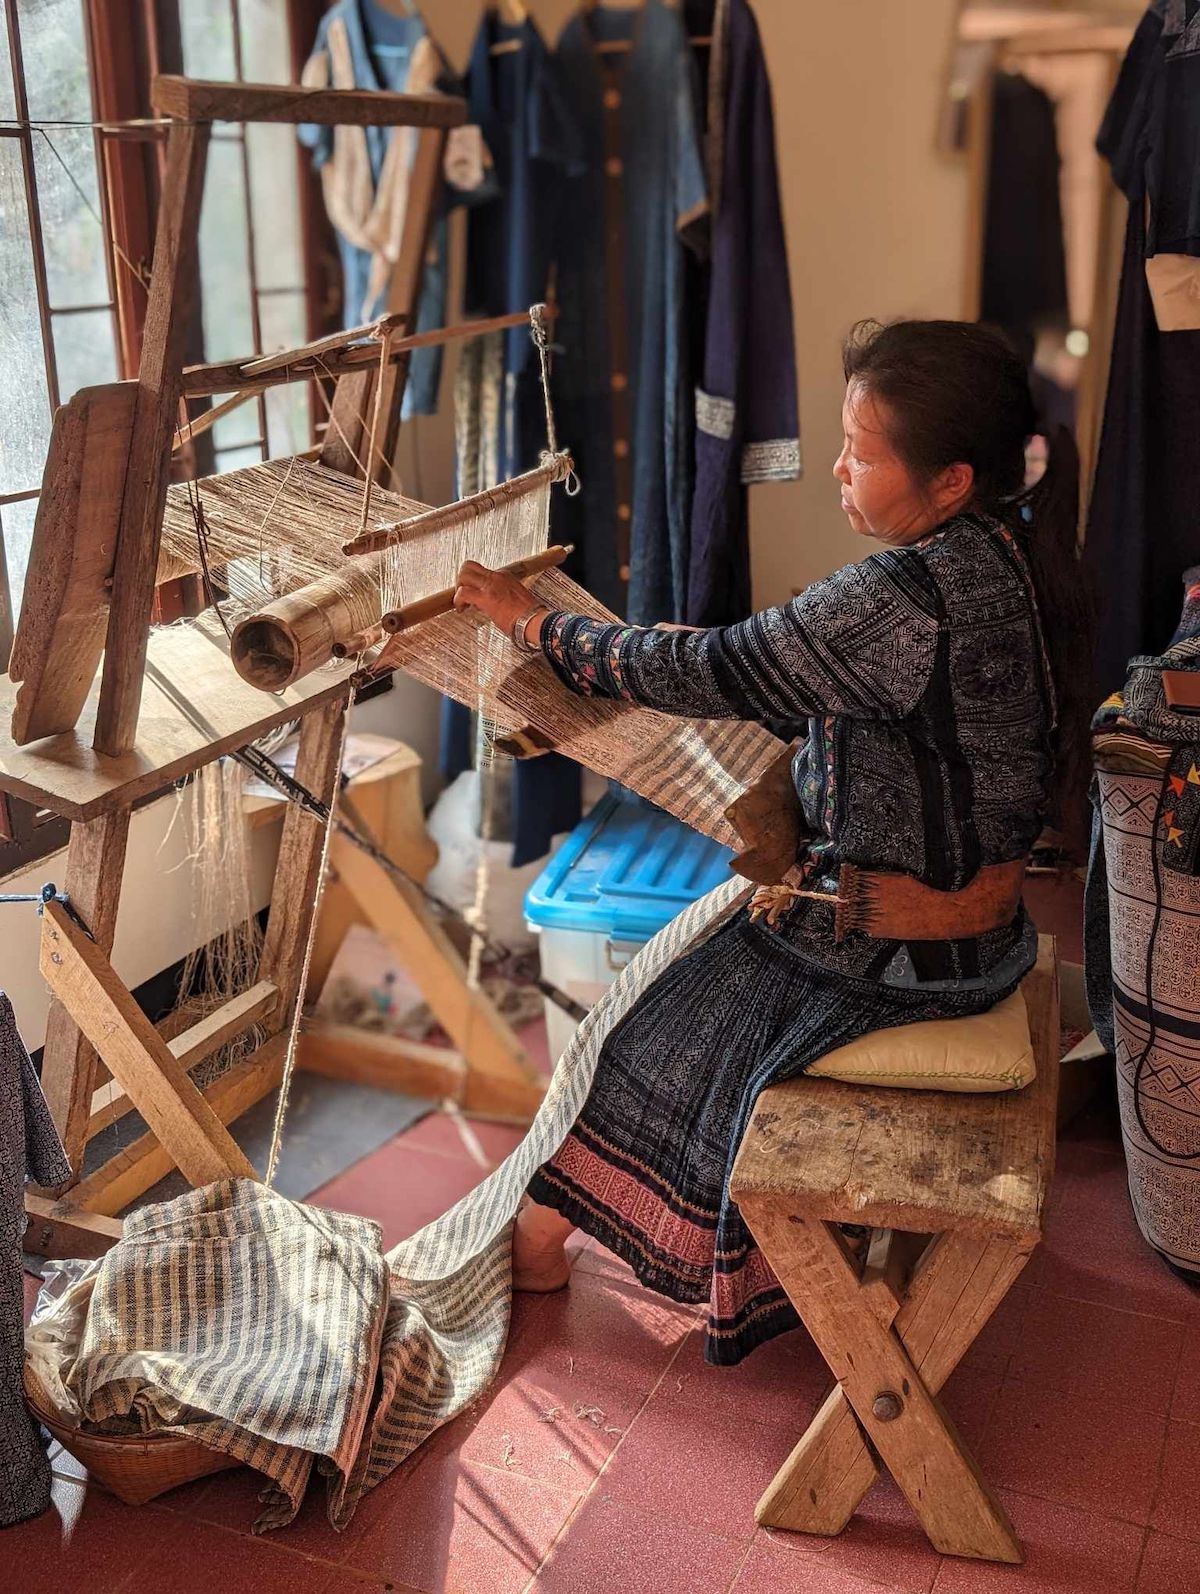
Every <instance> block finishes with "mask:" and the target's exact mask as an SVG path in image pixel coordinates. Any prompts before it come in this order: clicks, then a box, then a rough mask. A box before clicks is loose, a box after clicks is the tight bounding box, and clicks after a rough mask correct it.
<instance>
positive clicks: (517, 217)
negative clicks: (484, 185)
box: [463, 13, 583, 476]
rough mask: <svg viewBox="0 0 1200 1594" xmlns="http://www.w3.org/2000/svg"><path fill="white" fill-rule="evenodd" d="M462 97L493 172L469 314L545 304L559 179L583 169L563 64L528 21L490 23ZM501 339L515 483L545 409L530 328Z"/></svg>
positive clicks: (504, 429) (533, 448) (481, 216)
mask: <svg viewBox="0 0 1200 1594" xmlns="http://www.w3.org/2000/svg"><path fill="white" fill-rule="evenodd" d="M497 49H498V50H499V51H500V53H499V54H493V51H494V50H497ZM465 93H466V97H467V104H468V106H469V107H470V116H471V121H472V123H474V124H475V125H477V126H478V128H479V130H480V134H481V136H482V139H483V143H484V147H485V148H486V149H487V152H488V156H489V159H490V170H489V179H488V194H487V196H486V197H484V196H481V197H480V199H479V200H478V201H477V202H476V203H474V204H473V205H472V207H471V211H470V216H469V220H468V224H467V258H466V271H465V282H464V286H463V302H464V308H465V309H466V311H467V313H468V314H469V315H479V316H498V315H508V314H510V313H512V312H515V311H519V310H526V309H528V307H529V306H530V305H531V304H538V303H541V302H542V301H543V300H545V299H546V297H547V293H548V284H549V278H550V267H551V261H552V259H553V257H554V247H555V240H556V237H557V236H558V231H559V222H560V215H561V203H562V178H563V176H564V174H567V173H570V174H572V175H575V176H578V175H580V173H581V172H582V170H583V162H582V152H581V149H580V143H579V133H578V130H577V127H576V124H575V119H574V117H573V115H572V113H571V109H570V106H569V104H568V101H567V96H566V94H565V92H564V89H563V85H562V82H561V79H560V74H559V69H558V66H557V63H556V61H555V59H554V57H553V56H552V55H551V54H550V52H549V51H548V50H547V49H546V45H545V43H544V41H543V39H542V36H541V34H540V33H539V32H538V29H537V27H536V26H535V25H534V23H533V22H532V21H526V22H523V23H521V24H520V26H512V25H510V24H508V23H505V22H502V21H501V20H500V19H499V17H497V16H496V15H495V14H494V13H488V14H487V15H486V16H485V17H484V20H483V23H482V25H481V27H480V29H479V32H478V34H477V35H476V39H475V44H474V46H473V48H472V51H471V61H470V66H469V68H468V72H467V81H466V85H465ZM502 336H503V343H504V359H503V367H502V376H501V383H502V389H501V394H500V404H499V415H500V429H499V437H498V440H497V447H496V459H497V468H498V470H499V471H500V473H501V475H502V476H515V475H517V474H518V473H519V472H521V471H524V470H531V469H532V468H533V467H534V466H535V465H536V464H537V461H538V455H539V454H540V453H541V451H542V449H544V448H545V446H546V418H545V407H544V405H543V403H542V395H541V384H540V379H539V376H538V361H537V358H536V354H535V351H534V348H533V342H532V340H531V338H530V336H529V332H528V329H527V328H526V327H523V326H522V327H514V328H512V329H511V330H510V331H508V332H506V333H504V334H502ZM565 441H566V442H567V443H568V445H569V443H570V441H571V440H570V439H565Z"/></svg>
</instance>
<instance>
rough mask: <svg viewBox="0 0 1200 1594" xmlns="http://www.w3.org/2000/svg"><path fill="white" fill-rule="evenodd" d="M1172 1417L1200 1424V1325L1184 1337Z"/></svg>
mask: <svg viewBox="0 0 1200 1594" xmlns="http://www.w3.org/2000/svg"><path fill="white" fill-rule="evenodd" d="M1171 1415H1172V1417H1178V1418H1180V1419H1181V1420H1183V1421H1184V1422H1200V1324H1193V1325H1192V1326H1191V1327H1189V1328H1188V1330H1187V1333H1186V1335H1185V1337H1184V1341H1183V1354H1182V1356H1181V1357H1180V1359H1179V1375H1178V1377H1177V1378H1176V1380H1175V1394H1174V1397H1173V1399H1172V1401H1171Z"/></svg>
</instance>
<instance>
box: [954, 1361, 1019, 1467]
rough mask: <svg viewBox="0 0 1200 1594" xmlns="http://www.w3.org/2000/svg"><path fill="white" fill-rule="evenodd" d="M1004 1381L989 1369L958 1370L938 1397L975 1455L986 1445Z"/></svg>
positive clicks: (961, 1368)
mask: <svg viewBox="0 0 1200 1594" xmlns="http://www.w3.org/2000/svg"><path fill="white" fill-rule="evenodd" d="M1003 1387H1004V1381H1003V1379H1002V1378H1001V1376H1000V1374H999V1373H995V1372H993V1371H992V1370H991V1368H989V1367H965V1366H962V1365H960V1366H958V1367H956V1368H955V1369H954V1371H953V1372H952V1373H951V1374H950V1377H949V1379H948V1380H947V1381H946V1383H945V1384H944V1385H943V1387H942V1390H941V1394H940V1396H939V1398H940V1400H941V1402H942V1404H943V1406H945V1408H946V1411H947V1412H948V1413H949V1416H950V1419H951V1421H952V1422H953V1423H954V1426H955V1427H956V1428H957V1429H958V1432H959V1434H960V1436H961V1437H962V1440H963V1443H964V1444H965V1445H966V1446H967V1448H968V1449H969V1450H971V1451H972V1452H975V1451H977V1450H978V1449H979V1447H980V1445H981V1444H982V1443H983V1439H984V1435H985V1434H986V1433H987V1430H988V1425H989V1424H990V1422H991V1420H992V1413H993V1412H994V1411H995V1409H996V1404H997V1402H998V1400H999V1399H1000V1391H1001V1389H1002V1388H1003Z"/></svg>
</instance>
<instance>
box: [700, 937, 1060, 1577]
mask: <svg viewBox="0 0 1200 1594" xmlns="http://www.w3.org/2000/svg"><path fill="white" fill-rule="evenodd" d="M1024 994H1025V1000H1026V1003H1027V1005H1028V1008H1029V1022H1030V1030H1031V1034H1032V1039H1033V1047H1034V1054H1035V1057H1036V1059H1037V1070H1038V1074H1037V1079H1036V1080H1035V1081H1034V1083H1033V1084H1031V1085H1029V1086H1028V1087H1027V1088H1026V1089H1025V1090H1022V1091H1006V1092H1003V1093H998V1094H987V1095H960V1094H950V1093H947V1092H941V1091H924V1090H922V1091H914V1090H896V1089H876V1088H872V1089H863V1088H860V1087H858V1086H853V1085H844V1084H840V1083H838V1082H836V1081H834V1080H818V1079H797V1080H793V1081H791V1082H789V1083H788V1084H784V1085H776V1086H773V1087H772V1088H771V1089H769V1090H765V1091H764V1092H763V1094H762V1095H761V1097H760V1098H759V1100H758V1103H757V1105H756V1107H755V1110H754V1116H753V1117H752V1119H751V1121H750V1125H749V1127H748V1129H747V1131H746V1135H745V1138H744V1139H743V1141H742V1146H741V1150H740V1151H739V1153H738V1158H737V1162H736V1163H735V1165H734V1170H733V1175H732V1178H731V1180H730V1194H731V1195H732V1197H733V1199H734V1200H735V1201H736V1202H737V1204H738V1206H739V1207H740V1208H741V1211H742V1214H743V1216H744V1217H745V1219H746V1222H747V1223H748V1225H749V1226H750V1229H751V1230H752V1232H753V1234H754V1237H755V1239H756V1240H757V1241H758V1243H759V1245H760V1246H761V1248H762V1252H763V1255H764V1256H765V1257H766V1259H767V1261H768V1262H769V1263H770V1265H771V1267H772V1268H773V1269H774V1271H775V1273H776V1274H777V1276H778V1278H779V1281H780V1283H781V1284H782V1286H783V1288H784V1289H785V1290H786V1291H787V1293H788V1296H789V1298H790V1299H791V1302H792V1304H793V1305H794V1306H795V1308H796V1310H797V1312H799V1314H800V1316H801V1318H802V1319H803V1320H804V1323H805V1326H806V1327H807V1328H808V1331H809V1333H810V1334H811V1335H812V1337H813V1339H814V1340H815V1341H816V1343H817V1345H818V1346H819V1348H820V1350H821V1354H822V1355H823V1356H824V1357H825V1360H826V1361H827V1362H828V1363H829V1367H830V1370H831V1371H832V1373H833V1375H834V1377H835V1378H836V1379H837V1386H836V1387H835V1388H834V1389H833V1391H832V1392H831V1393H830V1395H829V1396H828V1397H827V1398H826V1400H825V1402H824V1404H823V1405H822V1406H821V1408H820V1410H819V1411H818V1412H817V1414H816V1416H815V1417H814V1418H813V1420H812V1422H811V1423H810V1424H809V1427H808V1431H807V1432H806V1433H805V1435H804V1437H803V1438H802V1439H801V1440H800V1443H799V1444H798V1445H797V1446H796V1448H795V1450H793V1452H792V1454H791V1455H790V1456H789V1457H788V1459H787V1461H786V1462H785V1463H784V1465H783V1467H782V1468H781V1469H780V1471H779V1473H778V1475H777V1476H776V1477H775V1479H774V1481H773V1482H772V1484H771V1486H770V1488H769V1489H768V1490H767V1492H766V1493H765V1494H764V1495H763V1497H762V1499H761V1500H760V1501H759V1503H758V1509H757V1511H756V1513H755V1514H756V1516H757V1518H758V1520H759V1522H761V1523H763V1524H764V1525H766V1526H768V1527H774V1528H791V1529H794V1530H796V1531H798V1532H802V1533H820V1534H835V1533H840V1532H841V1530H842V1529H843V1528H844V1527H845V1526H846V1524H847V1522H849V1520H850V1518H851V1517H852V1516H853V1514H854V1512H855V1510H856V1509H857V1507H858V1504H859V1502H860V1501H861V1500H862V1497H863V1495H864V1494H865V1493H866V1492H867V1490H868V1489H869V1488H870V1486H871V1484H872V1483H873V1482H874V1481H875V1479H876V1477H877V1475H878V1469H877V1465H876V1459H875V1456H876V1453H878V1455H879V1456H880V1457H881V1458H882V1459H883V1461H884V1462H885V1463H886V1464H887V1466H888V1467H889V1469H890V1470H891V1473H892V1476H893V1477H894V1478H895V1480H896V1482H897V1483H898V1484H899V1486H900V1488H901V1489H903V1491H904V1493H905V1495H906V1496H907V1498H908V1501H909V1503H910V1504H911V1506H912V1508H913V1510H914V1511H915V1512H916V1513H917V1515H918V1517H919V1518H920V1519H921V1523H922V1525H923V1526H924V1528H925V1531H926V1533H927V1534H928V1535H929V1538H930V1540H931V1541H932V1543H933V1545H934V1547H935V1548H936V1549H938V1550H940V1551H942V1553H943V1554H946V1555H967V1556H977V1557H980V1558H982V1559H985V1560H995V1561H1020V1560H1021V1559H1022V1554H1021V1547H1020V1544H1019V1543H1018V1541H1017V1538H1016V1535H1015V1534H1014V1533H1013V1530H1012V1526H1011V1524H1010V1523H1009V1521H1008V1518H1007V1516H1006V1515H1005V1513H1004V1509H1003V1507H1002V1506H1001V1505H1000V1503H999V1501H998V1500H997V1499H996V1498H995V1496H994V1495H993V1494H992V1492H991V1490H990V1489H989V1488H988V1486H987V1484H986V1483H985V1481H984V1479H983V1478H982V1476H981V1475H980V1472H979V1469H978V1467H977V1466H976V1465H975V1462H974V1460H973V1458H972V1457H971V1455H970V1453H969V1452H968V1450H967V1449H966V1447H965V1446H964V1444H963V1442H962V1440H961V1439H960V1438H959V1436H958V1434H957V1433H956V1432H955V1431H954V1426H953V1424H952V1423H951V1421H950V1419H949V1418H948V1417H947V1415H946V1413H945V1411H943V1409H942V1407H941V1405H940V1404H939V1402H938V1398H937V1392H938V1390H939V1389H940V1388H941V1387H942V1385H943V1384H944V1383H945V1382H946V1379H947V1378H949V1376H950V1374H951V1373H952V1372H953V1371H954V1368H955V1367H956V1366H957V1365H958V1363H959V1361H960V1360H961V1359H962V1357H963V1355H964V1354H965V1352H966V1350H967V1348H968V1347H969V1346H970V1344H971V1343H972V1341H973V1340H974V1339H975V1336H976V1335H977V1334H978V1333H979V1331H980V1329H981V1328H982V1327H983V1325H984V1324H985V1323H986V1322H987V1320H988V1318H989V1317H990V1316H991V1314H992V1312H993V1311H994V1310H995V1309H996V1307H997V1306H998V1305H999V1304H1000V1302H1001V1301H1002V1300H1003V1299H1004V1297H1005V1295H1006V1294H1007V1293H1008V1290H1009V1288H1010V1287H1011V1285H1012V1283H1013V1281H1014V1280H1015V1279H1016V1277H1017V1275H1018V1274H1019V1273H1020V1271H1021V1269H1022V1268H1023V1267H1024V1266H1025V1263H1026V1261H1027V1260H1028V1258H1029V1257H1030V1255H1031V1254H1032V1252H1033V1248H1034V1247H1035V1246H1036V1245H1037V1243H1038V1240H1039V1239H1040V1238H1041V1225H1042V1212H1043V1208H1044V1206H1045V1200H1046V1194H1047V1191H1048V1189H1049V1186H1050V1179H1051V1175H1052V1173H1053V1168H1054V1138H1055V1109H1056V1103H1057V1097H1058V1051H1059V1024H1058V970H1057V959H1056V955H1055V949H1054V943H1053V941H1052V940H1050V939H1049V938H1047V937H1043V938H1042V941H1041V944H1040V948H1039V956H1038V962H1037V967H1036V968H1035V969H1034V970H1033V972H1032V973H1031V974H1030V975H1029V977H1028V978H1027V980H1026V981H1025V985H1024ZM839 1224H860V1225H865V1226H867V1227H870V1228H871V1229H872V1230H873V1233H872V1237H871V1241H870V1244H869V1246H868V1247H867V1250H866V1255H865V1259H864V1258H863V1257H856V1256H854V1255H853V1254H852V1253H851V1252H850V1250H849V1249H848V1247H847V1245H846V1243H845V1240H844V1239H843V1237H842V1235H841V1233H840V1231H839V1229H838V1227H837V1225H839Z"/></svg>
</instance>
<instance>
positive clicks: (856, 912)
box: [750, 858, 1026, 942]
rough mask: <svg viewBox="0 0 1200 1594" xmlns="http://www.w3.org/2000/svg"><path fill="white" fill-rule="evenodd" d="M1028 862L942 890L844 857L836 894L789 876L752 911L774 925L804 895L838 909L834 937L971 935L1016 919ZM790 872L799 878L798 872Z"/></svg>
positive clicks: (1000, 866)
mask: <svg viewBox="0 0 1200 1594" xmlns="http://www.w3.org/2000/svg"><path fill="white" fill-rule="evenodd" d="M1025 864H1026V860H1025V859H1024V858H1017V859H1014V860H1013V862H1011V863H994V864H985V865H984V867H983V868H982V869H980V870H979V872H978V873H977V874H976V876H975V878H974V879H973V880H972V881H971V882H970V883H969V884H968V885H965V886H963V887H962V888H961V890H958V891H939V890H938V889H937V887H936V886H927V885H926V884H925V883H924V882H923V881H921V880H917V879H914V877H913V876H912V875H907V874H891V873H886V872H884V871H882V870H873V869H860V868H859V867H858V865H857V864H853V863H844V864H843V865H842V866H841V869H840V870H839V872H838V888H837V894H836V895H834V894H833V893H831V892H824V891H812V890H806V889H802V888H801V887H800V886H799V885H795V884H792V883H791V880H789V879H784V880H783V881H781V882H780V883H779V884H778V885H770V886H760V887H759V888H758V890H757V891H756V892H755V893H754V895H753V897H752V898H751V899H750V914H751V917H752V918H756V919H757V918H765V919H766V921H767V923H768V924H772V925H773V924H777V923H778V921H779V919H780V917H781V916H782V914H784V913H786V912H787V911H788V909H789V908H791V907H792V906H793V905H794V904H795V903H796V902H797V901H800V900H804V901H811V902H822V903H825V904H826V905H827V906H829V907H831V908H833V910H834V940H835V942H842V941H844V940H845V939H846V937H847V936H848V935H849V934H850V932H851V931H852V930H860V931H861V932H862V933H863V934H864V935H869V936H872V937H873V938H874V939H875V940H878V941H967V940H972V939H974V938H975V937H976V936H980V935H986V934H987V933H988V931H989V930H1003V929H1004V928H1005V927H1006V926H1007V925H1010V924H1011V923H1012V921H1013V919H1014V918H1015V917H1016V913H1017V909H1018V908H1019V907H1020V905H1021V891H1022V888H1023V886H1024V882H1025ZM791 874H792V877H793V879H794V878H796V875H797V872H796V871H791Z"/></svg>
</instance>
